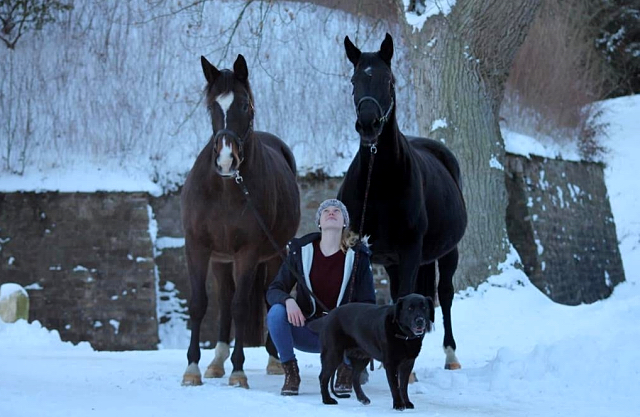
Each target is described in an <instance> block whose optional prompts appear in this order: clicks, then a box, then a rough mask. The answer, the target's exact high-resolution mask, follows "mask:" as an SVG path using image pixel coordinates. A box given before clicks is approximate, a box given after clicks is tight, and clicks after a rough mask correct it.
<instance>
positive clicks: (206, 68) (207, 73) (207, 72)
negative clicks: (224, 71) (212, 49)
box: [200, 55, 220, 84]
mask: <svg viewBox="0 0 640 417" xmlns="http://www.w3.org/2000/svg"><path fill="white" fill-rule="evenodd" d="M200 63H201V64H202V72H204V78H206V79H207V82H208V83H209V84H213V83H215V82H216V80H217V79H218V76H219V75H220V71H218V69H217V68H216V67H214V66H213V65H212V64H211V63H210V62H209V61H207V58H205V57H204V56H202V55H200Z"/></svg>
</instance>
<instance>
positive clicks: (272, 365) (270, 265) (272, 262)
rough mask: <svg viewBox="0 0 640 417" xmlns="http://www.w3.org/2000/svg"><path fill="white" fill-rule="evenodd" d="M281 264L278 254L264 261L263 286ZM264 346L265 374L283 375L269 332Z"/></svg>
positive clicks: (268, 281)
mask: <svg viewBox="0 0 640 417" xmlns="http://www.w3.org/2000/svg"><path fill="white" fill-rule="evenodd" d="M281 264H282V260H281V259H280V256H274V257H273V258H271V259H269V260H268V261H267V262H266V267H267V271H266V276H265V279H266V282H265V284H266V285H265V288H267V287H268V286H269V285H270V284H271V282H273V279H274V278H275V276H276V274H277V273H278V270H279V269H280V265H281ZM265 348H266V349H267V353H268V354H269V361H268V362H267V375H284V368H283V367H282V363H280V359H279V357H278V349H276V345H275V344H274V343H273V340H271V334H269V333H267V341H266V343H265Z"/></svg>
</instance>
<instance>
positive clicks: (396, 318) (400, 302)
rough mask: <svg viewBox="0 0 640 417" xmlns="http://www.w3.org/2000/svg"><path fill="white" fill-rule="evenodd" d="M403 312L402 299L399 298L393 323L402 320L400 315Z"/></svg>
mask: <svg viewBox="0 0 640 417" xmlns="http://www.w3.org/2000/svg"><path fill="white" fill-rule="evenodd" d="M401 312H402V298H398V301H397V302H396V308H395V310H394V312H393V321H398V319H399V318H400V313H401Z"/></svg>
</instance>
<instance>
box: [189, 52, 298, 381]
mask: <svg viewBox="0 0 640 417" xmlns="http://www.w3.org/2000/svg"><path fill="white" fill-rule="evenodd" d="M201 63H202V70H203V71H204V75H205V78H206V79H207V87H206V100H207V107H208V109H209V113H210V115H211V127H212V129H213V135H212V137H211V140H210V141H209V143H207V145H206V146H205V147H204V149H203V150H202V152H200V155H198V158H197V159H196V162H195V164H194V165H193V168H192V169H191V172H190V173H189V176H188V177H187V180H186V182H185V185H184V188H183V189H182V196H181V198H182V199H181V203H182V223H183V226H184V230H185V246H186V256H187V267H188V272H189V280H190V283H191V300H190V304H189V314H190V316H191V342H190V345H189V351H188V353H187V359H188V366H187V370H186V371H185V373H184V376H183V381H182V383H183V384H184V385H200V384H202V379H201V376H200V369H199V367H198V362H199V361H200V345H199V342H200V324H201V323H202V318H203V317H204V314H205V311H206V310H207V291H206V286H205V281H206V278H207V269H208V267H209V264H211V272H212V275H213V278H214V280H215V284H216V286H215V288H216V289H217V294H216V295H217V300H218V306H219V308H220V314H219V325H220V333H219V335H218V342H217V345H216V354H215V358H214V359H213V362H211V365H209V367H208V368H207V371H206V373H205V377H218V378H219V377H222V376H223V375H224V361H225V360H226V359H227V358H228V357H229V342H230V338H231V321H232V319H233V322H234V324H235V346H234V350H233V355H232V356H231V362H232V363H233V372H232V373H231V376H230V377H229V384H230V385H240V386H242V387H245V388H249V386H248V384H247V377H246V375H245V373H244V371H243V364H244V353H243V346H244V345H245V344H247V345H248V346H250V345H253V346H256V345H260V344H262V339H263V337H264V330H263V328H264V310H265V309H266V303H265V290H266V287H267V286H268V285H269V283H270V282H271V280H272V279H273V277H275V274H276V273H277V271H278V269H279V267H280V264H281V258H280V252H281V250H282V249H281V248H284V246H285V244H286V243H287V241H288V240H289V239H291V238H292V237H293V236H294V234H295V232H296V230H297V229H298V225H299V223H300V195H299V191H298V185H297V183H296V165H295V161H294V158H293V154H292V153H291V150H290V149H289V148H288V147H287V145H286V144H285V143H284V142H282V141H281V140H280V139H278V138H277V137H276V136H274V135H271V134H269V133H265V132H256V131H254V130H253V117H254V107H253V95H252V93H251V88H250V86H249V80H248V77H249V71H248V69H247V63H246V62H245V59H244V58H243V56H242V55H238V58H237V59H236V61H235V63H234V64H233V71H230V70H222V71H220V70H218V69H217V68H215V67H214V66H213V65H211V64H210V63H209V61H207V60H206V59H205V58H204V57H202V58H201ZM240 174H242V175H240ZM247 193H248V196H249V199H248V198H247ZM256 213H257V215H256ZM258 216H259V217H258ZM259 219H261V220H262V221H263V223H264V227H266V228H268V230H269V233H270V234H271V236H272V238H273V239H274V240H275V242H274V243H275V244H276V245H274V244H272V242H271V241H270V240H269V237H268V236H267V234H266V233H265V232H264V230H263V228H262V227H261V225H260V220H259ZM275 246H277V247H278V248H280V249H278V248H276V247H275ZM210 261H211V262H210ZM267 350H268V351H269V353H270V355H271V356H270V363H272V362H273V360H274V358H275V357H277V355H278V354H277V351H276V349H275V347H274V346H273V344H272V343H270V340H269V339H268V340H267ZM267 371H268V372H269V368H267ZM272 372H273V371H272ZM276 372H277V371H276ZM273 373H275V372H273Z"/></svg>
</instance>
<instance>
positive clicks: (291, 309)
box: [284, 298, 307, 327]
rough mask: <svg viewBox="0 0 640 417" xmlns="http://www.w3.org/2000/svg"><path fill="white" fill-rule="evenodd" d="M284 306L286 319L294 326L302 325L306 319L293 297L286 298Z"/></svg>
mask: <svg viewBox="0 0 640 417" xmlns="http://www.w3.org/2000/svg"><path fill="white" fill-rule="evenodd" d="M284 305H285V307H287V319H288V320H289V323H291V324H293V325H294V326H296V327H301V326H304V322H305V321H306V320H307V319H306V318H305V316H304V314H302V311H301V310H300V307H298V303H296V300H294V299H293V298H287V300H286V301H285V302H284Z"/></svg>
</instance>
